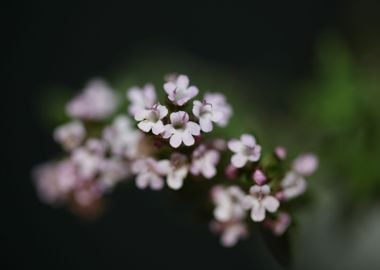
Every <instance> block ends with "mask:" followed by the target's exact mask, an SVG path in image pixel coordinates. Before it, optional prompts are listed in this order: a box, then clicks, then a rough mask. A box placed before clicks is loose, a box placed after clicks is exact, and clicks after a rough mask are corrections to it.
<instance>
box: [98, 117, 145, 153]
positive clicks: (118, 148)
mask: <svg viewBox="0 0 380 270" xmlns="http://www.w3.org/2000/svg"><path fill="white" fill-rule="evenodd" d="M141 135H142V134H141V133H140V132H139V131H138V130H136V129H134V128H132V125H131V122H130V120H129V118H128V117H126V116H124V115H119V116H117V117H116V119H115V120H114V121H113V123H112V125H111V126H108V127H106V128H105V129H104V130H103V139H104V140H105V141H106V142H107V143H108V144H109V145H110V148H111V151H112V154H114V155H116V156H120V157H127V158H135V157H136V156H138V155H139V144H140V140H141V137H142V136H141Z"/></svg>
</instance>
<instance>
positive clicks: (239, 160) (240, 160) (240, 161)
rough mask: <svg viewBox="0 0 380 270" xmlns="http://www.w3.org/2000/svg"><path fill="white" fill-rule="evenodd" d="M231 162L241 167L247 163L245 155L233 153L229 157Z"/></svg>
mask: <svg viewBox="0 0 380 270" xmlns="http://www.w3.org/2000/svg"><path fill="white" fill-rule="evenodd" d="M231 163H232V165H234V166H235V167H236V168H242V167H244V165H245V164H246V163H247V157H246V156H243V155H241V154H235V155H233V156H232V158H231Z"/></svg>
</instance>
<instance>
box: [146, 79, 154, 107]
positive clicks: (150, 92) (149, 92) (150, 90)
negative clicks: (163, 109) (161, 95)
mask: <svg viewBox="0 0 380 270" xmlns="http://www.w3.org/2000/svg"><path fill="white" fill-rule="evenodd" d="M144 94H145V97H146V98H147V99H148V100H149V101H150V102H151V103H152V104H150V105H153V104H154V102H155V101H156V99H157V95H156V90H155V89H154V85H153V84H150V83H149V84H146V85H145V87H144Z"/></svg>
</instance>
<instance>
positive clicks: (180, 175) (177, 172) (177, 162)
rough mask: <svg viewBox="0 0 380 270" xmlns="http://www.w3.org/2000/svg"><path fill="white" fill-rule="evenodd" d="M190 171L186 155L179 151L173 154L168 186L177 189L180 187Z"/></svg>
mask: <svg viewBox="0 0 380 270" xmlns="http://www.w3.org/2000/svg"><path fill="white" fill-rule="evenodd" d="M188 172H189V165H188V164H187V162H186V156H184V155H182V154H179V153H174V154H172V155H171V158H170V168H169V171H168V177H167V183H168V187H170V188H171V189H175V190H177V189H180V188H181V187H182V186H183V180H184V179H185V178H186V176H187V174H188Z"/></svg>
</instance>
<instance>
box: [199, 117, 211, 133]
mask: <svg viewBox="0 0 380 270" xmlns="http://www.w3.org/2000/svg"><path fill="white" fill-rule="evenodd" d="M199 124H200V126H201V129H202V131H203V132H211V131H212V122H211V120H210V119H207V118H201V119H200V120H199Z"/></svg>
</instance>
